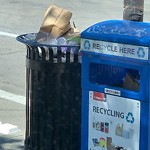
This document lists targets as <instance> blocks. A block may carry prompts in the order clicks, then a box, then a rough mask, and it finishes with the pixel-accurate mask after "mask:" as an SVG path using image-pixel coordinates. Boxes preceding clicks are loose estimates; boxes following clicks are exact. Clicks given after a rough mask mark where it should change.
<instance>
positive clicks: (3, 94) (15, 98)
mask: <svg viewBox="0 0 150 150" xmlns="http://www.w3.org/2000/svg"><path fill="white" fill-rule="evenodd" d="M0 98H4V99H7V100H10V101H13V102H16V103H19V104H22V105H26V98H25V97H24V96H20V95H16V94H13V93H9V92H6V91H3V90H0Z"/></svg>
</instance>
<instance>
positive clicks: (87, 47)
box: [84, 40, 91, 50]
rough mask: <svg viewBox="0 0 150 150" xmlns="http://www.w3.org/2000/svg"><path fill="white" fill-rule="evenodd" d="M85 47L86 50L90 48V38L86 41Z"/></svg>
mask: <svg viewBox="0 0 150 150" xmlns="http://www.w3.org/2000/svg"><path fill="white" fill-rule="evenodd" d="M84 48H85V50H90V48H91V45H90V42H89V41H88V40H86V41H85V43H84Z"/></svg>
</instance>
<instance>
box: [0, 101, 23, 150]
mask: <svg viewBox="0 0 150 150" xmlns="http://www.w3.org/2000/svg"><path fill="white" fill-rule="evenodd" d="M0 122H2V124H5V123H9V124H12V125H15V126H17V127H18V130H17V132H15V133H11V132H10V133H8V134H2V133H0V150H23V148H24V135H25V122H26V121H25V105H21V104H18V103H15V102H12V101H9V100H5V99H0Z"/></svg>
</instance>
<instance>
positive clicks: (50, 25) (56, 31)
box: [36, 5, 72, 41]
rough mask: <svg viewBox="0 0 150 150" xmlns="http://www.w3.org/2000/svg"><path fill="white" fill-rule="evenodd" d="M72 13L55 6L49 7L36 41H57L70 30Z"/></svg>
mask: <svg viewBox="0 0 150 150" xmlns="http://www.w3.org/2000/svg"><path fill="white" fill-rule="evenodd" d="M71 17H72V13H71V12H70V11H68V10H65V9H63V8H60V7H58V6H56V5H50V6H49V8H48V9H47V11H46V13H45V18H44V21H43V23H42V25H41V27H40V31H39V33H38V34H37V37H36V40H37V41H39V40H40V41H42V40H47V38H49V39H57V38H59V37H60V36H62V35H63V34H65V33H66V32H67V31H69V30H70V29H71V25H70V19H71Z"/></svg>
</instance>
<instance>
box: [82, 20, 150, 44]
mask: <svg viewBox="0 0 150 150" xmlns="http://www.w3.org/2000/svg"><path fill="white" fill-rule="evenodd" d="M81 39H92V40H99V41H109V42H115V43H124V44H132V45H141V46H149V44H150V23H148V22H136V21H128V20H107V21H103V22H99V23H96V24H94V25H92V26H90V27H89V28H87V29H85V30H84V31H83V32H82V33H81Z"/></svg>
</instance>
